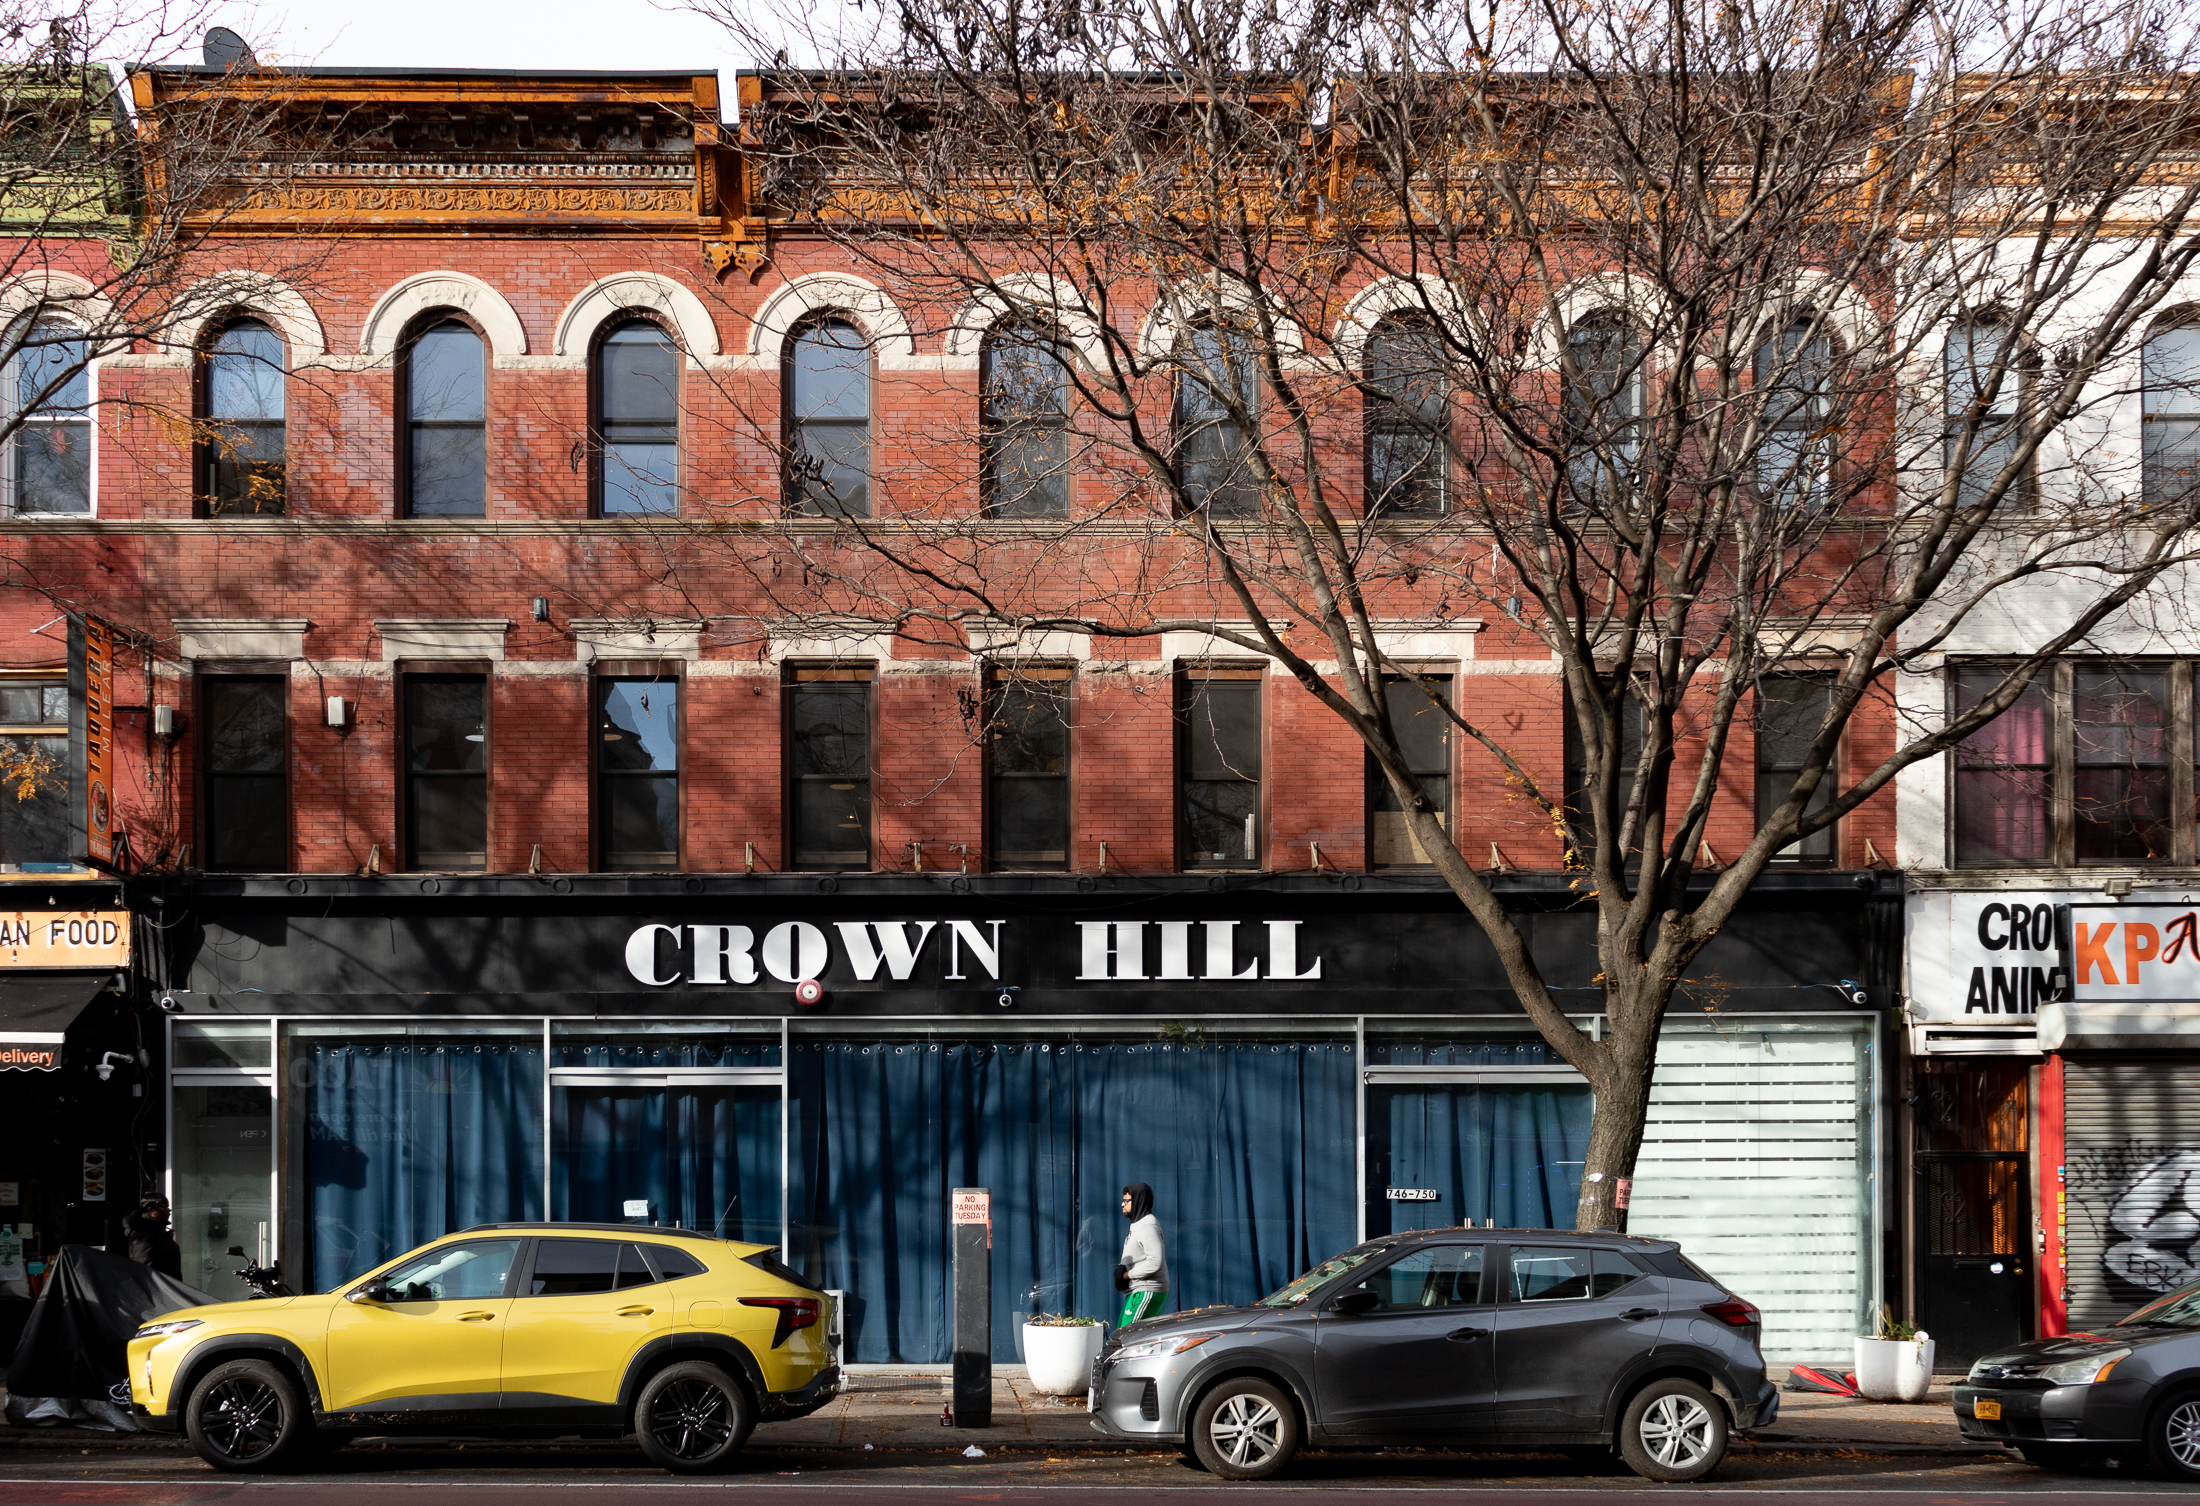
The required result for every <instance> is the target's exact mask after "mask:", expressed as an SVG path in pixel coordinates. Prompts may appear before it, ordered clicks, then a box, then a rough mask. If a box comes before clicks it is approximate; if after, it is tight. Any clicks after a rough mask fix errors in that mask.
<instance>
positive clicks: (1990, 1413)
mask: <svg viewBox="0 0 2200 1506" xmlns="http://www.w3.org/2000/svg"><path fill="white" fill-rule="evenodd" d="M1971 1415H1972V1416H1973V1417H1976V1418H1978V1419H1979V1420H1980V1421H1981V1422H1999V1421H2001V1403H2000V1402H1998V1401H1985V1400H1979V1401H1974V1402H1972V1403H1971Z"/></svg>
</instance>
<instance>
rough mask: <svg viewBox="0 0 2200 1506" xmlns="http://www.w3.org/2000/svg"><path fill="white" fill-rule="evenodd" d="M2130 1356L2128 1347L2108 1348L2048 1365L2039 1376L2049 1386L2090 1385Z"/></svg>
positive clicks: (2106, 1376) (2105, 1377) (2105, 1375)
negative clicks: (2080, 1358) (2076, 1358)
mask: <svg viewBox="0 0 2200 1506" xmlns="http://www.w3.org/2000/svg"><path fill="white" fill-rule="evenodd" d="M2130 1357H2131V1351H2130V1350H2128V1349H2110V1350H2107V1351H2105V1352H2103V1353H2100V1354H2089V1355H2087V1356H2086V1357H2085V1358H2084V1359H2082V1360H2064V1361H2063V1362H2062V1363H2061V1364H2059V1365H2049V1366H2048V1367H2047V1368H2046V1369H2044V1370H2042V1371H2040V1373H2039V1378H2040V1379H2041V1380H2043V1381H2046V1382H2047V1383H2048V1384H2049V1385H2051V1386H2090V1385H2092V1384H2093V1383H2094V1382H2095V1381H2104V1380H2107V1379H2108V1372H2109V1371H2111V1370H2113V1369H2115V1368H2116V1367H2117V1366H2118V1365H2120V1364H2122V1363H2123V1362H2124V1361H2125V1360H2127V1359H2129V1358H2130Z"/></svg>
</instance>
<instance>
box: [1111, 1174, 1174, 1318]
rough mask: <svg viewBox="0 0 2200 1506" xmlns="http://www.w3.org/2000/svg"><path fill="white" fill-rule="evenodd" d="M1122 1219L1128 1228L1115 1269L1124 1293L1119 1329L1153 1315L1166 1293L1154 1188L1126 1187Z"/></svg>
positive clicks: (1165, 1256)
mask: <svg viewBox="0 0 2200 1506" xmlns="http://www.w3.org/2000/svg"><path fill="white" fill-rule="evenodd" d="M1123 1216H1124V1217H1125V1218H1127V1219H1129V1220H1130V1221H1131V1227H1130V1232H1129V1233H1128V1234H1126V1235H1124V1237H1123V1259H1122V1260H1121V1261H1120V1262H1119V1263H1118V1264H1117V1265H1116V1267H1115V1284H1116V1286H1117V1288H1118V1289H1119V1290H1121V1291H1122V1293H1123V1312H1122V1316H1121V1317H1120V1318H1119V1319H1118V1320H1117V1322H1116V1327H1118V1328H1128V1327H1130V1326H1131V1325H1132V1324H1133V1323H1136V1322H1137V1321H1138V1320H1139V1319H1140V1318H1145V1317H1150V1316H1152V1314H1153V1313H1154V1311H1155V1310H1156V1309H1157V1308H1159V1307H1160V1306H1161V1299H1162V1298H1163V1297H1165V1296H1167V1295H1168V1293H1169V1256H1168V1252H1167V1250H1166V1249H1164V1248H1163V1246H1162V1243H1161V1221H1160V1220H1159V1219H1157V1218H1155V1217H1154V1216H1153V1189H1152V1188H1151V1187H1148V1186H1147V1185H1146V1184H1145V1183H1144V1182H1133V1183H1131V1184H1130V1185H1129V1186H1128V1187H1125V1188H1124V1189H1123Z"/></svg>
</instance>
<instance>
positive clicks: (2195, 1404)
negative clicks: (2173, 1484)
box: [2147, 1391, 2200, 1480]
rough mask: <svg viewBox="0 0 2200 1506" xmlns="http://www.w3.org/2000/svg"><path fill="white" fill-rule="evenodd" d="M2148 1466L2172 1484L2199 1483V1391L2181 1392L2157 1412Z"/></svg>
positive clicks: (2149, 1428) (2150, 1428) (2150, 1421)
mask: <svg viewBox="0 0 2200 1506" xmlns="http://www.w3.org/2000/svg"><path fill="white" fill-rule="evenodd" d="M2147 1462H2148V1463H2149V1464H2152V1465H2153V1466H2154V1467H2155V1469H2156V1470H2158V1471H2160V1472H2161V1473H2162V1474H2165V1475H2167V1476H2169V1477H2170V1478H2171V1479H2172V1480H2200V1391H2181V1392H2179V1393H2177V1394H2176V1395H2174V1396H2172V1397H2170V1399H2169V1400H2167V1401H2165V1402H2163V1403H2162V1404H2161V1405H2160V1406H2158V1407H2156V1408H2155V1409H2154V1415H2153V1416H2152V1417H2151V1418H2149V1419H2147Z"/></svg>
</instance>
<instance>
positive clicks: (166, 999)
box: [160, 994, 183, 1014]
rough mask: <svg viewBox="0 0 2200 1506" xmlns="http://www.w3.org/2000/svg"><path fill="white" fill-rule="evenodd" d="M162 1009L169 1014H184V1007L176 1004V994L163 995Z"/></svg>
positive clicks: (161, 999) (161, 997) (161, 1000)
mask: <svg viewBox="0 0 2200 1506" xmlns="http://www.w3.org/2000/svg"><path fill="white" fill-rule="evenodd" d="M160 1007H161V1008H162V1009H163V1010H164V1011H166V1012H167V1013H169V1014H182V1013H183V1006H182V1005H181V1004H178V1003H177V1002H176V996H175V995H174V994H162V995H161V996H160Z"/></svg>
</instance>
